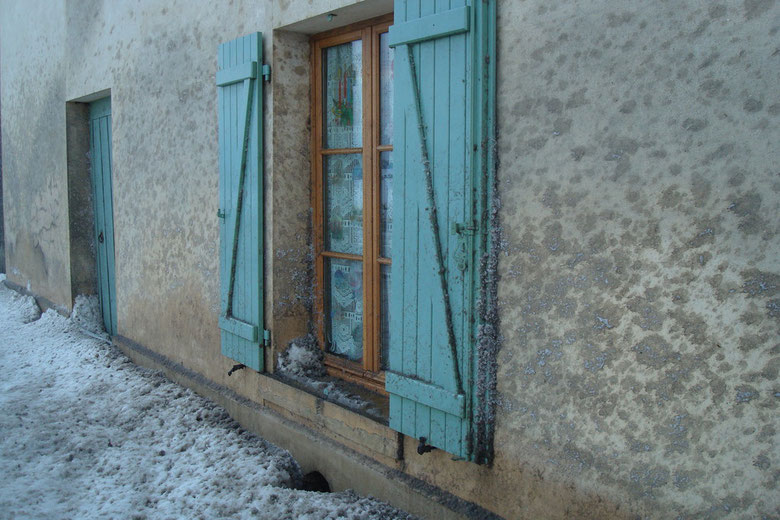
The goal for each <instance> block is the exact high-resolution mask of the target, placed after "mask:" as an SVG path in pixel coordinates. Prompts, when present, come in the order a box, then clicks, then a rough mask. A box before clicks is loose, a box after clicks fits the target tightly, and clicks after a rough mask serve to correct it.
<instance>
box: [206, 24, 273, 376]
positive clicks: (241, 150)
mask: <svg viewBox="0 0 780 520" xmlns="http://www.w3.org/2000/svg"><path fill="white" fill-rule="evenodd" d="M262 45H263V44H262V36H261V34H260V33H254V34H250V35H248V36H244V37H241V38H238V39H236V40H233V41H229V42H227V43H223V44H222V45H220V46H219V56H218V58H217V91H218V106H219V204H220V209H219V211H218V212H217V216H218V217H219V218H220V225H219V234H220V253H219V267H220V282H221V314H220V317H219V327H220V329H221V335H222V339H221V342H222V354H223V355H225V356H227V357H229V358H231V359H234V360H236V361H237V362H239V363H242V364H244V365H246V366H248V367H250V368H253V369H255V370H257V371H262V370H263V366H264V359H263V349H262V343H261V342H262V337H263V334H262V329H263V160H262V157H263V134H262V123H263V117H262V107H263V96H262V76H261V70H262V56H263V54H262V49H263V46H262Z"/></svg>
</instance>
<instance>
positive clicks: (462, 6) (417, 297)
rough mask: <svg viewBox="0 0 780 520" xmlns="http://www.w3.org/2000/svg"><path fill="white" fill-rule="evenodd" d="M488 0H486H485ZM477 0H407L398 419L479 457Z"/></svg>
mask: <svg viewBox="0 0 780 520" xmlns="http://www.w3.org/2000/svg"><path fill="white" fill-rule="evenodd" d="M478 3H480V4H481V3H482V2H481V0H479V1H478ZM471 4H472V0H468V1H466V0H460V1H458V0H451V1H443V2H442V1H430V0H396V1H395V22H394V23H395V25H394V26H393V27H391V29H390V45H391V46H393V47H394V48H395V69H394V93H395V94H394V95H395V98H394V105H393V114H394V132H395V134H394V152H393V163H394V167H395V170H394V176H395V180H394V190H396V194H395V196H394V201H395V202H394V203H395V207H394V208H393V216H394V217H393V218H394V219H396V221H395V222H394V223H393V245H392V247H393V271H392V281H391V320H392V323H391V339H390V355H389V370H388V371H387V372H386V389H387V391H388V392H389V393H390V426H391V427H392V428H393V429H395V430H397V431H399V432H402V433H404V434H406V435H409V436H412V437H414V438H416V439H422V438H424V439H425V440H424V443H426V444H428V445H432V446H435V447H437V448H439V449H442V450H445V451H447V452H449V453H452V454H453V455H455V456H457V457H461V458H465V459H473V453H474V449H473V446H472V438H473V435H472V409H473V389H472V386H473V379H474V378H473V361H474V357H473V350H474V348H473V344H474V326H473V322H474V290H475V276H476V269H475V265H474V264H475V246H476V245H477V236H478V234H479V233H481V231H480V226H479V225H478V222H477V220H478V219H477V214H476V213H477V202H476V198H477V197H478V193H477V191H478V184H477V181H476V180H475V178H474V173H473V172H474V168H475V156H476V155H477V154H478V152H477V150H476V148H475V144H478V143H479V141H478V139H481V137H480V135H481V133H480V131H479V130H478V128H475V118H474V111H475V106H474V103H475V75H476V72H477V69H478V67H476V66H475V62H476V58H475V51H474V37H475V34H474V30H473V27H474V26H475V20H477V19H476V18H475V16H476V15H477V11H478V10H479V9H481V8H479V7H477V8H475V7H473V6H472V5H471Z"/></svg>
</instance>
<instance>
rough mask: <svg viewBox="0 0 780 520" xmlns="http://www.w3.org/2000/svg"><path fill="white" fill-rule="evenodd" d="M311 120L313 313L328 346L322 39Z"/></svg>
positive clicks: (314, 55) (315, 59)
mask: <svg viewBox="0 0 780 520" xmlns="http://www.w3.org/2000/svg"><path fill="white" fill-rule="evenodd" d="M311 49H312V50H311V70H312V86H311V90H312V92H311V99H312V107H311V111H312V114H311V120H312V122H313V129H312V133H311V138H312V140H311V153H312V159H311V160H312V183H311V185H312V193H311V198H312V201H311V204H312V208H313V209H314V212H313V215H312V219H313V222H312V229H313V231H314V237H313V240H314V258H315V262H314V271H315V279H316V280H315V283H316V287H315V289H314V294H315V298H314V309H315V310H314V316H313V321H314V323H315V328H316V331H317V339H318V340H319V343H320V348H322V349H323V350H325V259H324V258H323V257H322V254H321V253H322V247H323V236H322V228H323V219H322V193H323V191H322V155H321V153H319V151H320V150H321V149H322V92H321V89H322V46H321V45H320V43H319V42H316V41H314V42H312V46H311Z"/></svg>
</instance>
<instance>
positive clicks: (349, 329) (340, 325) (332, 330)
mask: <svg viewBox="0 0 780 520" xmlns="http://www.w3.org/2000/svg"><path fill="white" fill-rule="evenodd" d="M325 285H326V287H325V291H326V292H325V334H326V337H325V340H326V342H327V347H328V351H329V352H331V353H332V354H336V355H337V356H342V357H345V358H347V359H351V360H352V361H360V360H362V359H363V265H362V263H361V262H357V261H354V260H341V259H337V258H327V259H326V260H325Z"/></svg>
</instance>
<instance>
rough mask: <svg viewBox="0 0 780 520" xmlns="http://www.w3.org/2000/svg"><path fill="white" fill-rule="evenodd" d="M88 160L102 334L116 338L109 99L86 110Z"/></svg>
mask: <svg viewBox="0 0 780 520" xmlns="http://www.w3.org/2000/svg"><path fill="white" fill-rule="evenodd" d="M89 134H90V150H91V157H92V201H93V210H94V214H95V261H96V264H97V279H98V296H99V297H100V310H101V312H102V314H103V325H104V326H105V328H106V332H108V333H109V334H111V335H112V336H113V335H115V334H116V332H117V330H116V282H115V273H114V204H113V195H112V188H111V98H103V99H99V100H97V101H95V102H93V103H91V104H90V107H89Z"/></svg>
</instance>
